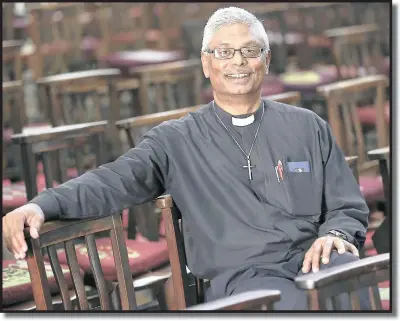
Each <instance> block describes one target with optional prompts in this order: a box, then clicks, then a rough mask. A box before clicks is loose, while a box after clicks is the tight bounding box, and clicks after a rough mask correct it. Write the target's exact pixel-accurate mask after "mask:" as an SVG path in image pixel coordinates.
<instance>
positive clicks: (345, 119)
mask: <svg viewBox="0 0 400 321" xmlns="http://www.w3.org/2000/svg"><path fill="white" fill-rule="evenodd" d="M388 85H389V80H388V78H387V77H386V76H383V75H377V76H367V77H362V78H357V79H350V80H344V81H339V82H336V83H332V84H329V85H325V86H321V87H319V88H318V89H317V91H318V93H320V94H321V95H323V96H324V97H325V99H326V101H327V104H328V117H329V124H330V126H331V127H332V131H333V135H334V136H335V138H336V140H337V143H338V145H339V147H340V148H341V149H342V150H343V152H344V153H345V155H346V156H355V155H356V156H358V159H359V165H360V166H361V168H360V170H362V169H363V168H364V167H365V168H367V167H368V162H367V157H366V153H367V152H366V148H365V141H364V135H363V131H362V127H361V123H360V119H359V117H358V113H357V105H358V104H359V101H360V99H361V98H362V93H363V92H366V91H369V90H374V92H375V95H374V102H373V104H372V106H375V108H376V132H377V145H378V146H377V147H384V146H387V145H388V142H389V130H388V128H387V124H386V121H385V110H384V105H385V88H386V87H387V86H388ZM340 111H341V112H342V118H341V115H340V114H341V113H340ZM342 125H344V126H343V127H342Z"/></svg>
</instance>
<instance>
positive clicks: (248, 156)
mask: <svg viewBox="0 0 400 321" xmlns="http://www.w3.org/2000/svg"><path fill="white" fill-rule="evenodd" d="M262 108H263V110H262V115H261V119H260V122H259V123H258V126H257V130H256V134H255V135H254V140H253V143H252V144H251V147H250V151H249V154H248V155H247V154H246V152H245V151H244V150H243V148H242V146H240V144H239V143H238V141H237V140H236V139H235V137H234V136H233V135H232V134H231V132H230V131H229V129H228V128H227V127H226V126H225V124H224V122H223V121H222V120H221V118H219V116H218V114H217V111H216V110H215V104H214V101H213V110H214V113H215V116H217V118H218V120H219V122H220V123H221V124H222V126H224V128H225V129H226V131H227V132H228V133H229V135H230V136H231V137H232V139H233V140H234V142H235V143H236V145H238V147H239V148H240V150H241V151H242V153H243V154H244V156H246V158H247V159H250V155H251V151H252V150H253V146H254V143H255V142H256V139H257V135H258V131H259V129H260V126H261V122H262V120H263V117H264V109H265V108H264V101H263V107H262Z"/></svg>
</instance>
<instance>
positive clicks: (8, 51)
mask: <svg viewBox="0 0 400 321" xmlns="http://www.w3.org/2000/svg"><path fill="white" fill-rule="evenodd" d="M23 44H24V43H23V41H19V40H8V41H3V52H2V53H3V55H2V56H3V57H2V58H3V82H4V81H14V80H22V60H21V49H22V46H23Z"/></svg>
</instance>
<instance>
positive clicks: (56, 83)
mask: <svg viewBox="0 0 400 321" xmlns="http://www.w3.org/2000/svg"><path fill="white" fill-rule="evenodd" d="M119 76H120V71H119V70H118V69H97V70H87V71H78V72H71V73H64V74H59V75H54V76H48V77H43V78H40V79H38V80H37V82H36V83H37V86H38V92H39V100H40V101H41V102H42V104H43V105H44V107H45V108H44V109H45V110H43V111H42V112H43V113H45V114H46V115H47V118H48V119H49V121H50V124H51V125H52V126H60V125H70V124H77V123H82V122H83V123H84V122H93V121H100V120H108V121H109V124H114V122H115V121H116V120H118V119H119V118H120V116H119V115H120V103H119V101H118V96H117V88H116V81H117V79H118V78H119ZM104 96H106V97H108V100H109V101H108V110H106V112H105V113H104V111H103V110H102V104H101V98H102V97H104ZM88 98H90V100H91V101H92V104H91V106H90V105H89V107H88V103H87V99H88ZM68 100H69V104H68V103H67V102H68ZM104 114H105V115H104ZM106 140H107V142H108V143H110V144H112V146H113V148H112V149H111V151H112V153H111V154H112V155H114V157H116V156H117V155H119V154H120V152H121V150H120V140H119V138H118V133H117V132H116V130H115V126H113V125H109V126H108V128H107V134H106ZM112 155H111V157H113V156H112Z"/></svg>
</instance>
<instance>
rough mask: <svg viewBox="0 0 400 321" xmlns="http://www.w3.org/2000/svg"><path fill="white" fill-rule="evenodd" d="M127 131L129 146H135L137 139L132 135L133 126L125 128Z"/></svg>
mask: <svg viewBox="0 0 400 321" xmlns="http://www.w3.org/2000/svg"><path fill="white" fill-rule="evenodd" d="M125 132H126V137H128V142H129V147H130V148H134V147H135V141H134V140H133V137H132V131H131V128H125Z"/></svg>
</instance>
